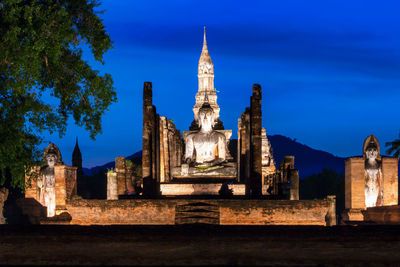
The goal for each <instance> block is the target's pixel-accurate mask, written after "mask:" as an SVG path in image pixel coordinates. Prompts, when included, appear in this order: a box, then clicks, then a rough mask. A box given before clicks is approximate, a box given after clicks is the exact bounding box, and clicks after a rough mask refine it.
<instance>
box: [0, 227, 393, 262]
mask: <svg viewBox="0 0 400 267" xmlns="http://www.w3.org/2000/svg"><path fill="white" fill-rule="evenodd" d="M399 251H400V227H397V226H359V227H354V226H337V227H331V228H329V227H309V226H308V227H299V226H296V227H282V226H276V227H274V226H267V227H264V226H252V227H242V226H239V227H238V226H235V227H229V226H209V225H193V226H56V225H53V226H51V225H47V226H12V225H2V226H0V264H4V265H7V264H60V265H62V264H74V265H79V264H83V265H160V264H162V265H203V264H208V265H209V264H246V265H249V264H251V265H314V264H323V265H333V266H334V265H343V264H346V265H376V264H383V265H398V264H400V253H399Z"/></svg>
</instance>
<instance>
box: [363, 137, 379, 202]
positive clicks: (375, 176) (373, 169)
mask: <svg viewBox="0 0 400 267" xmlns="http://www.w3.org/2000/svg"><path fill="white" fill-rule="evenodd" d="M378 150H379V148H378V145H377V142H376V140H375V137H374V136H372V135H371V136H369V138H367V140H366V146H365V147H364V158H365V206H366V207H367V208H368V207H375V206H382V205H383V186H382V185H383V183H382V164H381V160H380V159H379V153H378Z"/></svg>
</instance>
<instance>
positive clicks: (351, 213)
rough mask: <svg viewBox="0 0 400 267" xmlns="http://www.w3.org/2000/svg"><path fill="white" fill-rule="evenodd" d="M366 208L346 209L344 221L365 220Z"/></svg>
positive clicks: (343, 213) (343, 214)
mask: <svg viewBox="0 0 400 267" xmlns="http://www.w3.org/2000/svg"><path fill="white" fill-rule="evenodd" d="M363 211H364V209H346V210H344V211H343V212H342V222H343V223H345V224H346V223H347V222H359V221H364V215H363Z"/></svg>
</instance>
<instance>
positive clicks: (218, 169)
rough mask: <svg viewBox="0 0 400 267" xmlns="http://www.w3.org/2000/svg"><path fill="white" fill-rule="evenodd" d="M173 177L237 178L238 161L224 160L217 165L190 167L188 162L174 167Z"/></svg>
mask: <svg viewBox="0 0 400 267" xmlns="http://www.w3.org/2000/svg"><path fill="white" fill-rule="evenodd" d="M172 177H173V178H174V179H175V178H176V179H179V178H227V179H236V178H237V164H236V162H224V163H220V164H217V165H207V164H201V165H198V166H195V167H190V166H189V165H188V164H182V166H179V167H174V168H172Z"/></svg>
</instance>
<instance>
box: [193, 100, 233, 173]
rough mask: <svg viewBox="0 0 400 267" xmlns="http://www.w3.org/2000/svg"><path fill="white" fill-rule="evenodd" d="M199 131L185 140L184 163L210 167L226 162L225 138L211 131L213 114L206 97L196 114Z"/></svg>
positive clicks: (213, 119)
mask: <svg viewBox="0 0 400 267" xmlns="http://www.w3.org/2000/svg"><path fill="white" fill-rule="evenodd" d="M198 114H199V115H198V124H199V128H200V129H199V130H198V131H196V132H193V133H190V134H189V135H187V136H186V138H185V162H186V163H189V164H191V165H194V166H212V165H217V164H219V163H222V162H224V161H225V160H226V137H225V135H224V134H223V133H220V132H217V131H215V130H214V129H213V126H214V124H215V116H214V115H215V114H214V111H213V109H212V107H211V106H210V104H209V103H208V98H207V95H206V97H205V101H204V104H203V105H202V106H201V108H200V109H199V113H198Z"/></svg>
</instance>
